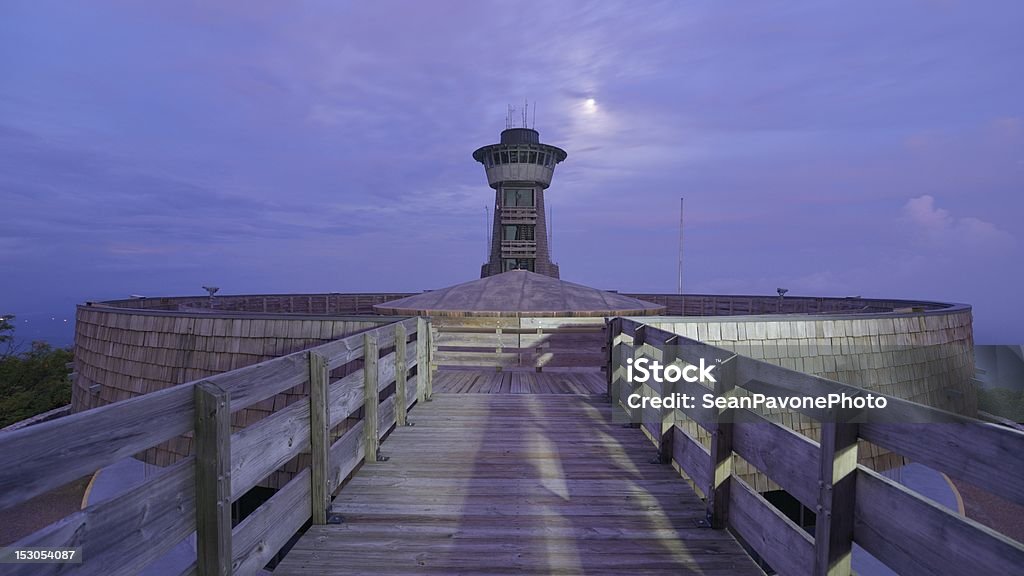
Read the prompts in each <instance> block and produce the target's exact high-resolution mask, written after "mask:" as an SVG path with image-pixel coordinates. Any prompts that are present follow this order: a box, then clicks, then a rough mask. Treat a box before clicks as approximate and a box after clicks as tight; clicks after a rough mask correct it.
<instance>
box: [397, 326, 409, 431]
mask: <svg viewBox="0 0 1024 576" xmlns="http://www.w3.org/2000/svg"><path fill="white" fill-rule="evenodd" d="M405 337H406V336H405V325H404V324H402V323H401V322H399V323H398V324H397V325H396V326H395V426H396V427H400V426H405V420H406V411H407V410H408V409H409V405H408V404H407V403H406V401H407V393H406V389H405V388H406V378H407V376H408V375H407V374H406V370H407V368H406V367H405Z"/></svg>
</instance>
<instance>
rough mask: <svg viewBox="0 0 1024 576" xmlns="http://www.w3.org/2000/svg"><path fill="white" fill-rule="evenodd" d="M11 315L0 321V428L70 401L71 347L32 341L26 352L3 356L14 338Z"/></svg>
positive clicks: (72, 356)
mask: <svg viewBox="0 0 1024 576" xmlns="http://www.w3.org/2000/svg"><path fill="white" fill-rule="evenodd" d="M12 318H13V316H5V317H3V319H2V320H0V428H2V427H4V426H7V425H9V424H13V423H15V422H18V421H20V420H24V419H25V418H29V417H32V416H35V415H36V414H41V413H43V412H46V411H49V410H53V409H54V408H59V407H61V406H65V405H67V404H69V403H70V402H71V380H70V378H68V369H67V363H68V362H71V361H72V359H73V358H74V355H73V354H72V352H71V350H69V349H65V348H57V349H54V348H51V347H50V346H49V345H48V344H46V343H45V342H33V343H32V346H31V348H30V349H29V350H28V351H27V352H24V353H22V354H14V353H8V354H6V355H5V354H4V350H5V349H6V348H7V346H8V345H10V344H11V343H13V341H14V338H13V337H14V327H13V326H12V325H11V323H10V319H12Z"/></svg>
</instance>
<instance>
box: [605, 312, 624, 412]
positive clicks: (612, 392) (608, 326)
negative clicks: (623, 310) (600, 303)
mask: <svg viewBox="0 0 1024 576" xmlns="http://www.w3.org/2000/svg"><path fill="white" fill-rule="evenodd" d="M605 330H607V331H608V337H607V341H608V344H607V347H608V361H607V363H608V368H607V374H605V376H607V377H608V388H607V394H608V402H611V403H613V404H614V403H615V400H616V399H617V398H618V397H619V387H618V380H617V378H618V374H616V370H617V369H618V368H619V366H621V365H622V362H621V359H620V358H619V357H618V355H617V353H618V351H619V348H618V347H619V334H621V333H622V319H621V318H609V319H608V321H607V322H605Z"/></svg>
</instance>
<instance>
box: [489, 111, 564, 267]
mask: <svg viewBox="0 0 1024 576" xmlns="http://www.w3.org/2000/svg"><path fill="white" fill-rule="evenodd" d="M510 116H511V114H510ZM511 124H512V123H511V120H510V118H509V119H506V122H505V126H506V128H505V130H503V131H502V132H501V141H500V142H499V143H498V144H490V145H487V146H483V147H481V148H478V149H477V150H476V151H475V152H473V159H474V160H476V161H477V162H479V163H481V164H483V165H484V171H485V172H486V173H487V184H488V185H489V186H490V187H491V188H493V189H494V224H493V228H492V232H491V240H490V252H489V253H490V257H489V259H488V261H487V262H486V263H485V264H484V265H483V266H482V267H481V268H480V277H481V278H486V277H488V276H494V275H495V274H501V273H502V272H508V271H509V270H528V271H530V272H536V273H537V274H544V275H545V276H551V277H553V278H558V265H557V264H555V263H553V262H552V261H551V252H550V246H549V241H550V236H548V226H547V219H546V218H545V211H544V193H545V191H546V190H547V188H548V186H550V185H551V177H552V175H554V172H555V165H556V164H558V163H559V162H561V161H563V160H565V157H566V153H565V150H562V149H561V148H558V147H557V146H551V145H550V144H542V143H541V142H540V133H539V132H537V131H536V130H534V129H533V128H527V127H525V125H526V115H525V113H524V114H523V127H513V126H512V125H511Z"/></svg>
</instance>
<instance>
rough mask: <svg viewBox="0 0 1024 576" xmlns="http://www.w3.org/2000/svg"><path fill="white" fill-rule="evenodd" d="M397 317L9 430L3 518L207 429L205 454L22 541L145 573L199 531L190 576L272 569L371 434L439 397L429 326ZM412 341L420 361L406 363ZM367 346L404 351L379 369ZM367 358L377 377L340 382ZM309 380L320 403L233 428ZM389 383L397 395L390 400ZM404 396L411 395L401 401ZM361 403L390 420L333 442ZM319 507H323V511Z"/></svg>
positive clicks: (84, 567) (98, 566) (110, 570)
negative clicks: (249, 502)
mask: <svg viewBox="0 0 1024 576" xmlns="http://www.w3.org/2000/svg"><path fill="white" fill-rule="evenodd" d="M394 320H395V321H393V322H392V323H391V324H387V325H384V326H380V327H378V328H373V329H370V330H367V331H364V332H360V333H357V334H353V335H350V336H346V337H344V338H341V339H339V340H334V341H331V342H327V343H325V344H321V345H319V346H316V347H313V348H310V349H307V350H303V351H300V352H295V353H292V354H288V355H286V356H282V357H278V358H274V359H271V360H267V361H265V362H261V363H259V364H254V365H251V366H247V367H244V368H240V369H237V370H232V371H230V372H224V373H221V374H217V375H214V376H210V377H207V378H204V379H202V380H198V381H193V382H188V383H184V384H180V385H177V386H173V387H171V388H167V389H164V390H160V391H157V392H153V393H150V394H145V395H142V396H138V397H135V398H132V399H129V400H125V401H122V402H116V403H113V404H109V405H106V406H102V407H99V408H95V409H92V410H87V411H84V412H81V413H78V414H73V415H69V416H66V417H64V418H60V419H58V420H53V421H49V422H43V423H40V424H37V425H35V426H31V427H28V428H24V429H20V430H16V431H12V432H6V433H0V453H3V454H4V455H5V459H6V460H7V462H5V464H6V465H5V466H4V467H0V510H2V509H6V508H9V507H11V506H14V505H17V504H19V503H22V502H24V501H26V500H28V499H30V498H32V497H34V496H37V495H39V494H43V493H45V492H48V491H50V490H52V489H55V488H58V487H60V486H62V485H64V484H66V483H67V482H70V481H72V480H75V479H77V478H80V477H82V476H85V475H87V474H90V473H93V472H94V471H96V470H97V469H100V468H103V467H104V466H108V465H110V464H113V463H114V462H117V461H119V460H121V459H123V458H125V457H129V456H132V455H134V454H138V453H140V452H142V451H144V450H146V449H148V448H150V447H152V446H155V445H157V444H160V443H162V442H165V441H167V440H170V439H172V438H175V437H177V436H181V435H182V434H187V433H190V432H193V431H194V433H195V444H196V454H195V455H193V456H189V457H186V458H184V459H183V460H181V461H179V462H177V463H176V464H173V465H171V466H169V467H167V468H165V469H164V470H162V471H161V472H160V473H159V474H157V475H156V476H155V477H152V478H147V479H146V480H145V481H144V482H142V483H141V484H139V485H137V486H133V487H131V488H129V489H128V490H127V491H125V492H123V493H121V494H118V495H116V496H114V497H113V498H111V499H109V500H105V501H103V502H99V503H97V504H93V505H90V506H88V507H87V508H84V509H83V510H80V511H77V512H75V513H73V514H71V515H70V516H68V517H66V518H64V519H63V520H60V521H58V522H57V523H55V524H53V525H50V526H47V527H45V528H43V529H41V530H39V531H37V532H35V533H33V534H31V535H29V536H27V537H25V538H23V539H22V540H20V541H19V542H18V543H16V544H15V545H17V546H54V547H60V546H83V547H84V548H86V550H85V553H84V554H83V557H84V563H83V564H81V565H79V566H76V567H75V571H76V573H83V574H93V573H96V574H132V573H135V572H137V571H138V570H140V569H142V568H144V567H145V566H146V565H148V564H149V562H151V561H152V560H155V559H156V558H158V557H159V556H160V555H162V554H163V553H164V552H166V551H167V550H169V549H170V548H172V547H173V546H174V545H176V544H178V543H179V542H180V541H181V540H182V539H184V538H185V537H187V536H188V535H189V534H190V533H191V532H195V531H197V530H198V532H199V533H200V534H199V535H198V537H197V540H198V542H199V555H198V558H197V563H196V564H194V565H193V566H192V567H190V568H189V569H187V570H186V571H185V573H197V574H202V575H205V574H226V573H255V572H256V571H258V570H260V569H262V567H263V566H264V565H265V564H266V562H267V561H268V560H269V559H270V558H271V557H272V556H273V555H274V554H275V553H276V552H277V550H278V549H279V548H280V547H281V546H282V545H283V544H284V543H285V542H286V541H287V539H288V538H289V537H290V536H291V535H292V534H293V533H294V532H295V531H296V530H298V529H299V528H300V527H301V525H302V524H303V523H305V522H306V521H308V520H309V519H310V517H311V516H312V518H313V521H314V523H323V521H324V520H325V516H324V512H325V509H326V506H327V505H328V504H329V500H330V494H331V492H332V491H333V490H334V489H336V488H338V487H339V486H340V484H341V481H342V480H343V479H344V478H345V477H346V476H347V475H348V474H349V473H351V471H352V470H353V469H354V468H355V466H356V465H357V464H358V463H359V462H360V461H361V460H363V458H364V455H365V447H366V446H369V445H370V444H371V442H370V441H369V439H371V438H372V440H373V442H377V441H379V438H380V437H381V436H383V435H384V434H385V433H386V432H387V430H388V429H389V428H390V427H391V425H393V424H394V423H396V422H401V423H404V422H405V411H406V410H407V408H408V406H410V405H412V404H413V403H414V402H415V401H418V400H423V399H425V398H429V395H430V393H431V390H430V388H431V386H430V384H431V382H430V375H429V373H428V371H427V370H425V368H426V366H428V365H429V345H428V343H427V339H428V338H429V330H428V329H427V326H428V320H427V319H425V318H408V319H394ZM396 335H397V337H396ZM412 336H415V342H416V350H415V354H413V353H409V354H406V352H405V348H406V346H407V343H408V340H409V338H410V337H412ZM364 343H372V349H373V350H375V351H376V350H384V349H388V348H393V350H392V351H391V352H390V353H389V354H387V355H385V356H383V357H380V358H379V359H378V358H377V357H376V356H377V354H376V353H374V354H373V356H374V358H373V360H372V361H365V360H367V359H366V358H365V350H366V346H365V345H364ZM356 360H364V361H365V362H364V367H363V370H358V371H355V372H352V373H350V374H348V375H347V376H344V377H342V378H340V379H337V380H335V381H333V382H331V381H330V378H329V374H330V371H331V370H332V369H334V368H337V367H339V366H342V365H345V364H348V363H350V362H353V361H356ZM368 366H369V368H368ZM414 367H415V368H416V374H417V381H416V383H415V385H409V386H407V383H406V380H407V374H408V372H409V371H410V370H411V369H412V368H414ZM368 370H373V373H372V375H371V374H369V373H368ZM371 376H372V377H371ZM307 383H308V384H310V387H311V395H310V396H309V401H308V402H303V401H299V402H293V403H291V404H289V405H287V406H286V407H284V408H282V409H280V410H277V411H275V412H273V413H271V414H270V415H268V416H266V417H265V418H262V419H260V420H259V421H257V422H255V423H253V424H252V425H250V426H247V427H244V428H241V429H239V430H237V431H235V432H233V433H232V432H231V430H230V424H229V418H230V414H231V413H232V412H237V411H238V410H242V409H244V408H247V407H249V406H251V405H253V404H255V403H257V402H260V401H262V400H266V399H267V398H271V397H273V396H274V395H276V394H278V393H281V392H283V391H286V390H289V389H291V388H294V387H296V386H300V385H305V384H307ZM392 384H394V386H392ZM371 386H372V388H373V389H374V390H375V391H376V394H372V393H371ZM389 387H392V388H394V391H393V392H390V393H389V394H388V395H387V397H386V398H385V399H384V400H383V401H379V395H380V394H381V393H382V392H384V390H386V389H388V388H389ZM399 392H403V393H405V398H401V401H399V399H400V397H398V396H397V393H399ZM370 399H372V400H374V401H373V402H372V403H371V402H368V400H370ZM378 401H379V405H378ZM360 408H365V410H366V411H368V412H369V411H372V412H374V413H375V414H376V415H377V418H376V419H375V420H374V421H373V422H369V421H360V422H358V423H357V424H356V425H355V426H353V427H352V428H350V429H349V430H347V431H346V432H344V433H343V434H341V436H340V437H339V438H338V439H337V440H336V441H335V442H334V443H333V444H331V442H330V440H331V439H330V434H329V433H330V430H331V428H333V427H334V426H335V425H337V424H340V423H341V422H342V420H344V419H346V418H348V417H350V416H351V415H353V414H354V413H356V411H357V410H359V409H360ZM378 424H379V427H378ZM371 432H372V434H371ZM309 448H312V454H313V459H312V467H311V468H305V469H303V470H301V471H300V472H299V473H297V474H296V475H295V476H294V477H293V478H292V479H291V481H289V482H288V483H287V484H286V485H285V486H284V487H282V488H281V489H280V490H279V491H278V492H277V493H276V494H275V495H274V496H273V497H271V498H270V500H268V501H267V502H264V503H263V505H261V506H260V507H259V508H258V509H257V510H256V511H255V512H253V513H252V514H251V515H250V516H249V517H247V518H246V519H245V520H243V521H242V522H241V523H239V524H238V525H237V526H235V527H234V528H233V529H232V526H231V520H230V513H229V512H230V503H231V502H232V501H233V500H236V499H237V498H238V497H240V496H241V495H242V494H244V493H245V492H246V491H248V490H249V489H250V488H252V487H253V486H255V485H256V484H258V483H259V482H260V481H261V480H262V479H263V478H264V477H266V476H267V475H269V474H271V473H272V472H273V471H274V470H276V469H277V468H279V467H280V466H281V465H283V464H284V463H285V462H288V461H289V460H291V459H293V458H295V457H296V456H298V455H299V454H301V453H304V452H306V451H307V450H308V449H309ZM372 457H373V458H376V454H372ZM312 500H317V501H318V502H320V505H311V503H312ZM225 514H227V516H226V518H227V520H226V521H225ZM289 530H290V531H289ZM232 535H234V546H232ZM12 566H14V571H15V573H20V572H18V570H22V571H26V572H28V571H30V572H32V573H33V574H34V573H38V572H39V571H40V569H42V570H43V571H45V570H46V569H47V567H50V568H51V569H56V568H58V567H60V565H56V564H53V565H32V566H30V565H12ZM28 568H32V570H28ZM65 568H66V567H65ZM62 573H63V572H62Z"/></svg>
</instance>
